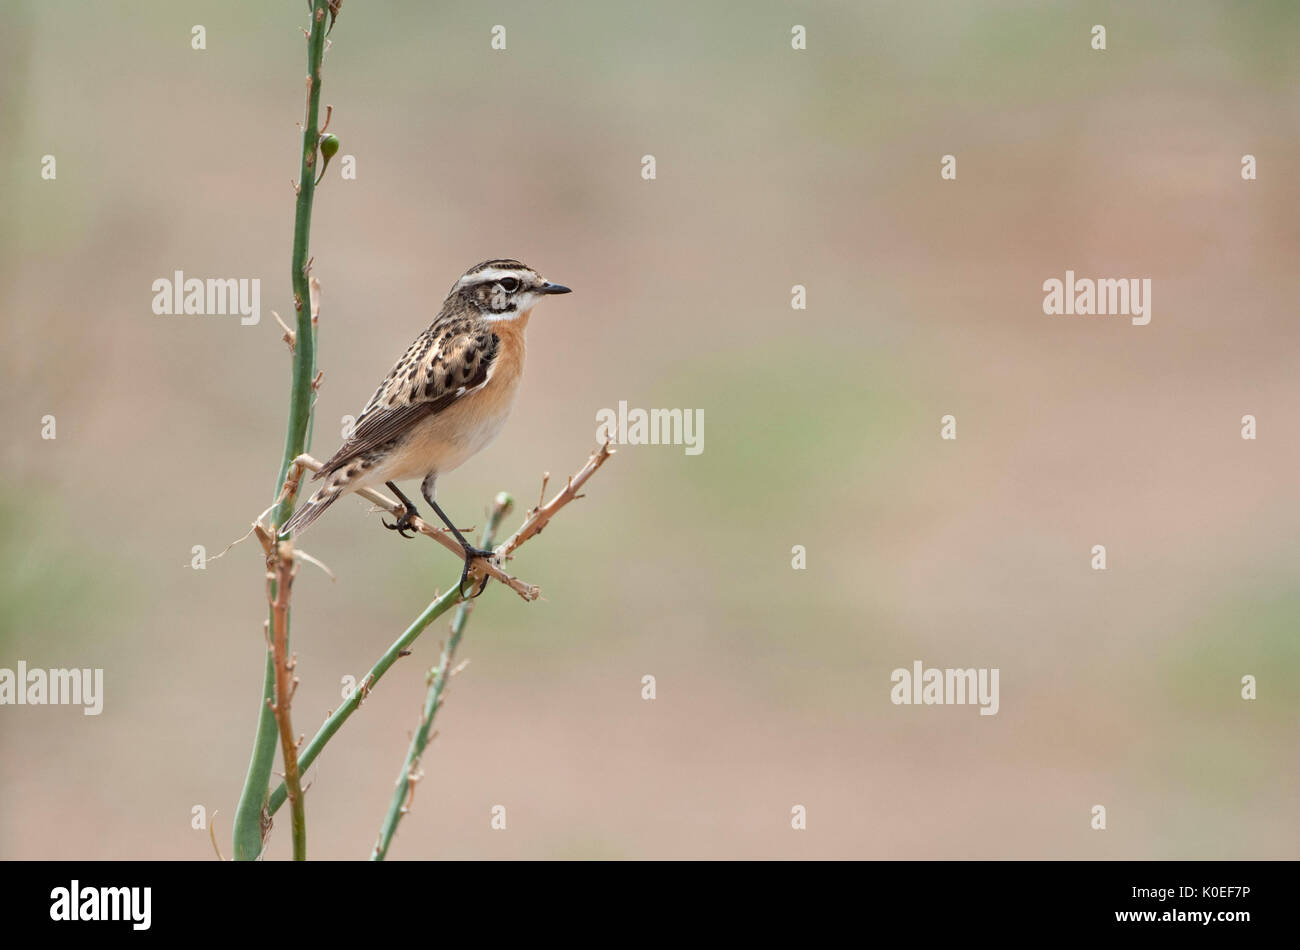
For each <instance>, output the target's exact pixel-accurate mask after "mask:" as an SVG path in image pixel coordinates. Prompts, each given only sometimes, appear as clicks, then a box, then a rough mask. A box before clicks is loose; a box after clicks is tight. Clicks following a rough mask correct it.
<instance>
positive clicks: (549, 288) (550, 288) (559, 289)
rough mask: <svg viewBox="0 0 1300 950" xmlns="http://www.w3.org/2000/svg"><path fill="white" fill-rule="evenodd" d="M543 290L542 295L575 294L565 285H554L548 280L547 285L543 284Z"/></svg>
mask: <svg viewBox="0 0 1300 950" xmlns="http://www.w3.org/2000/svg"><path fill="white" fill-rule="evenodd" d="M541 290H542V293H544V294H571V293H573V291H572V290H570V289H569V288H568V287H565V286H564V285H563V284H552V283H551V282H550V281H549V280H548V281H547V282H546V283H544V284H542V288H541Z"/></svg>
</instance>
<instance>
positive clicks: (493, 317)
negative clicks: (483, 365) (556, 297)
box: [451, 260, 569, 321]
mask: <svg viewBox="0 0 1300 950" xmlns="http://www.w3.org/2000/svg"><path fill="white" fill-rule="evenodd" d="M567 293H569V288H568V287H565V286H564V285H563V284H553V283H551V282H550V281H549V280H547V279H546V278H545V277H543V276H542V275H541V274H539V273H537V271H535V270H533V269H532V268H531V267H529V266H527V265H526V264H521V263H520V262H519V261H512V260H496V261H484V262H483V263H482V264H475V265H474V266H473V267H471V268H470V269H469V270H467V271H466V272H465V276H463V277H462V278H461V279H460V280H458V281H456V285H455V286H454V287H452V289H451V295H452V296H453V297H455V296H459V297H461V298H462V299H463V300H464V301H465V302H466V303H467V304H469V305H470V306H471V307H473V308H474V309H475V310H477V311H478V312H479V314H480V316H482V317H483V319H485V320H489V321H498V320H515V319H517V318H519V317H520V316H522V315H523V314H525V313H527V312H528V311H530V310H532V309H533V306H534V305H535V304H536V303H537V301H539V300H541V299H542V298H543V297H545V296H548V295H550V294H567Z"/></svg>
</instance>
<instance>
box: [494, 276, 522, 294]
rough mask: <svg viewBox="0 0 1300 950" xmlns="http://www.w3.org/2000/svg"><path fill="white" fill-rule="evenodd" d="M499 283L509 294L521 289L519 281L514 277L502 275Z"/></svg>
mask: <svg viewBox="0 0 1300 950" xmlns="http://www.w3.org/2000/svg"><path fill="white" fill-rule="evenodd" d="M497 283H498V284H500V285H501V289H502V290H504V291H505V292H506V293H508V294H513V293H514V292H515V291H516V290H518V289H519V281H518V280H517V279H516V278H514V277H502V278H501V279H500V280H499V281H497Z"/></svg>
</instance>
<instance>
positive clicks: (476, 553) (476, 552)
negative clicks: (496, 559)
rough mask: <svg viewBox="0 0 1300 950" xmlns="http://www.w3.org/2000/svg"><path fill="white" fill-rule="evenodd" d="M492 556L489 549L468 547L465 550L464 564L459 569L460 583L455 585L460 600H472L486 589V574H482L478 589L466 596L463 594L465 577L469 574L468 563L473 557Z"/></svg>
mask: <svg viewBox="0 0 1300 950" xmlns="http://www.w3.org/2000/svg"><path fill="white" fill-rule="evenodd" d="M492 556H493V553H492V552H491V551H483V550H480V549H479V548H470V549H468V550H467V551H466V552H465V566H464V567H463V568H461V571H460V584H459V585H457V587H456V591H457V593H459V594H460V596H461V599H462V600H473V599H474V598H475V597H478V596H479V595H480V594H482V593H483V591H484V590H486V589H487V582H488V575H487V574H484V575H483V582H482V583H481V584H479V585H478V590H476V591H474V593H473V594H471V595H470V596H469V597H468V598H467V597H466V596H465V578H467V577H468V576H469V565H470V562H472V561H473V560H474V559H475V558H480V557H487V558H490V557H492Z"/></svg>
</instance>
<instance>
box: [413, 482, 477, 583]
mask: <svg viewBox="0 0 1300 950" xmlns="http://www.w3.org/2000/svg"><path fill="white" fill-rule="evenodd" d="M420 491H421V492H423V494H424V500H425V501H427V502H428V503H429V504H430V505H431V506H432V507H433V510H434V511H435V512H437V514H438V517H439V518H441V519H442V523H443V524H445V525H446V526H447V530H448V531H450V532H451V533H452V535H453V536H454V537H455V538H456V540H457V541H459V542H460V546H461V549H462V550H463V551H464V552H465V566H464V568H462V569H461V572H460V585H459V586H458V587H457V590H458V591H459V592H460V595H461V596H462V597H464V596H465V578H466V577H468V576H469V565H470V562H471V561H473V560H474V559H475V558H477V557H489V558H490V557H492V556H493V553H492V552H491V551H485V550H483V549H482V548H476V547H474V545H472V544H470V543H469V542H468V541H466V540H465V536H464V535H463V534H461V533H460V529H458V528H457V527H456V526H455V525H454V524H452V523H451V519H450V518H448V517H447V513H446V512H444V511H443V510H442V509H441V508H439V507H438V503H437V502H436V501H434V500H433V479H432V478H426V479H425V480H424V484H422V485H421V486H420ZM487 581H488V579H487V575H486V574H485V575H484V576H483V583H482V584H480V585H479V588H478V590H477V591H475V592H474V596H475V597H477V596H478V595H479V594H481V593H483V588H485V587H487Z"/></svg>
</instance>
